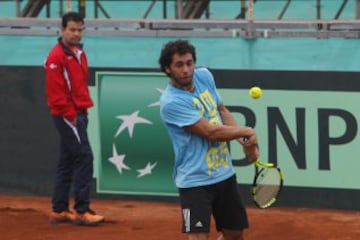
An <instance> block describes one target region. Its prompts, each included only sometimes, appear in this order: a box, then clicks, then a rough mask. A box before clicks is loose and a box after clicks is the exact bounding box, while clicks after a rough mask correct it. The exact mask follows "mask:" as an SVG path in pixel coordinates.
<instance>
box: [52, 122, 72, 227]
mask: <svg viewBox="0 0 360 240" xmlns="http://www.w3.org/2000/svg"><path fill="white" fill-rule="evenodd" d="M53 120H54V124H55V127H56V128H57V130H58V133H59V136H60V157H59V159H58V160H57V163H56V171H55V177H54V190H53V195H52V210H53V211H52V213H50V216H49V217H50V222H52V223H58V222H69V221H74V219H75V214H73V213H72V212H70V211H69V197H70V196H69V195H70V188H71V183H72V175H73V164H74V161H73V158H74V156H73V154H72V152H73V151H72V147H73V145H74V144H76V139H75V137H74V136H73V132H72V130H71V128H70V127H69V126H68V125H67V124H66V123H65V122H64V119H63V118H62V117H61V116H53Z"/></svg>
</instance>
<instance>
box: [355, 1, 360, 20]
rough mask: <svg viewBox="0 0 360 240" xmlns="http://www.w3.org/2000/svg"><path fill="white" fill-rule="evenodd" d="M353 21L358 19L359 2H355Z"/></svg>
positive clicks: (359, 15) (359, 13) (359, 17)
mask: <svg viewBox="0 0 360 240" xmlns="http://www.w3.org/2000/svg"><path fill="white" fill-rule="evenodd" d="M355 19H360V0H355Z"/></svg>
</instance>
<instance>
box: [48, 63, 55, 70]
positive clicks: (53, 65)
mask: <svg viewBox="0 0 360 240" xmlns="http://www.w3.org/2000/svg"><path fill="white" fill-rule="evenodd" d="M49 68H50V69H55V68H57V65H56V64H55V63H50V65H49Z"/></svg>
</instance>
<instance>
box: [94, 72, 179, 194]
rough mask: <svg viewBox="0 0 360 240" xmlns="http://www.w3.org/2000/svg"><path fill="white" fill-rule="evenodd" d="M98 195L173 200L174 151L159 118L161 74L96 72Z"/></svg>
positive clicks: (166, 79) (161, 87)
mask: <svg viewBox="0 0 360 240" xmlns="http://www.w3.org/2000/svg"><path fill="white" fill-rule="evenodd" d="M96 81H97V82H96V86H97V89H98V103H97V104H98V118H99V119H98V123H99V133H100V141H99V143H100V161H99V166H98V183H97V185H98V192H103V193H123V194H127V193H128V194H144V195H147V194H150V195H164V196H166V195H169V196H171V195H175V194H176V192H177V191H176V188H175V185H174V181H173V178H172V166H173V151H172V145H171V142H170V139H169V137H168V135H167V131H166V129H165V127H164V125H163V124H162V122H161V119H160V114H159V98H160V95H161V93H162V91H163V90H164V88H165V86H166V84H167V83H168V77H167V76H165V75H164V74H161V73H131V72H127V73H117V72H97V77H96Z"/></svg>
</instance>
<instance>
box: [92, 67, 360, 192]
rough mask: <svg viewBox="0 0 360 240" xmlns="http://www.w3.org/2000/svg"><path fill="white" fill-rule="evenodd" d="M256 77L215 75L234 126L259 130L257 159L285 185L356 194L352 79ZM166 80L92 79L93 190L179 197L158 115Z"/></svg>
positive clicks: (243, 169) (234, 146) (242, 166)
mask: <svg viewBox="0 0 360 240" xmlns="http://www.w3.org/2000/svg"><path fill="white" fill-rule="evenodd" d="M260 73H262V74H258V73H257V72H253V73H251V74H252V75H251V76H250V74H248V75H249V76H247V75H246V74H247V72H246V71H243V72H241V74H238V72H232V71H214V76H215V79H217V82H216V84H217V87H218V89H219V92H220V94H221V95H222V97H223V100H224V103H225V105H226V106H227V107H228V108H229V110H230V111H231V112H232V114H233V116H234V118H235V120H236V121H237V122H238V123H239V124H241V125H247V126H252V127H254V128H255V130H256V131H257V133H258V140H259V145H260V151H261V159H262V160H263V161H265V162H273V163H277V164H278V165H279V166H280V167H281V168H282V170H283V172H284V175H285V181H284V184H285V187H306V188H336V189H360V181H359V180H358V169H359V168H360V161H358V159H357V158H356V157H354V156H358V155H359V154H360V147H359V146H360V138H359V136H358V129H359V128H358V124H359V119H360V108H359V104H358V102H359V99H360V98H359V91H360V84H359V81H358V79H359V78H358V75H357V74H356V73H354V74H350V73H318V72H315V73H314V72H304V73H303V72H290V73H287V72H279V73H274V72H271V73H268V72H260ZM239 77H241V79H240V80H239V79H238V78H239ZM254 77H256V78H257V79H261V78H263V80H262V81H258V83H257V84H259V85H260V86H263V96H262V97H261V98H260V99H257V100H254V99H252V98H250V97H249V94H248V90H249V87H250V86H252V85H253V84H256V81H255V80H252V79H253V78H254ZM249 79H250V80H249ZM167 82H168V78H167V77H166V76H165V75H163V74H161V73H150V72H147V73H144V72H143V73H141V72H140V73H129V72H128V73H127V72H120V73H116V72H100V73H99V72H98V73H97V83H96V88H97V97H98V103H97V107H98V121H97V122H98V123H99V136H100V139H99V141H98V142H99V144H98V145H100V147H99V152H100V154H97V155H98V156H99V158H100V159H99V161H97V162H98V163H99V165H98V171H97V172H98V174H97V185H98V189H97V190H98V192H106V193H129V194H151V195H170V196H171V195H177V191H176V188H175V186H174V181H173V178H172V174H173V161H174V160H173V159H174V158H173V149H172V146H171V142H170V139H169V136H168V134H167V131H166V129H165V127H164V125H163V123H162V122H161V119H160V114H159V98H160V95H161V93H162V91H163V90H164V89H165V86H166V84H167ZM230 147H231V153H232V156H233V165H234V167H235V171H236V173H237V179H238V183H239V184H251V183H252V179H253V175H254V170H253V169H254V168H253V166H252V165H251V164H250V163H249V162H248V161H247V160H245V159H244V155H243V153H242V150H241V147H240V146H239V144H238V143H237V142H236V141H232V142H231V143H230Z"/></svg>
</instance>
